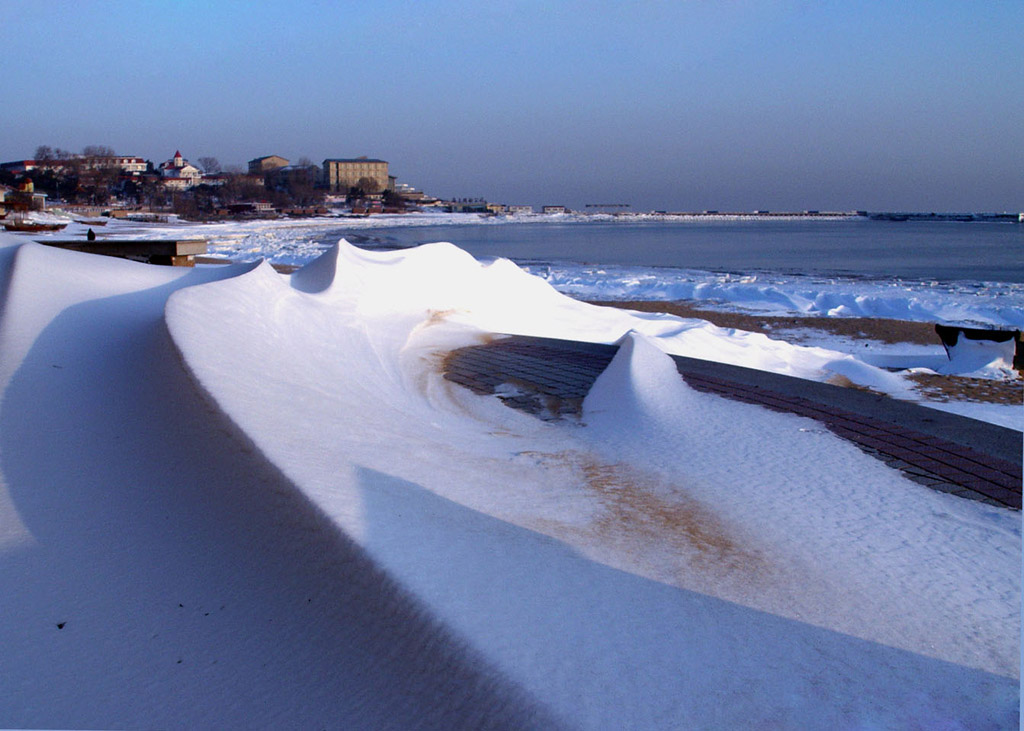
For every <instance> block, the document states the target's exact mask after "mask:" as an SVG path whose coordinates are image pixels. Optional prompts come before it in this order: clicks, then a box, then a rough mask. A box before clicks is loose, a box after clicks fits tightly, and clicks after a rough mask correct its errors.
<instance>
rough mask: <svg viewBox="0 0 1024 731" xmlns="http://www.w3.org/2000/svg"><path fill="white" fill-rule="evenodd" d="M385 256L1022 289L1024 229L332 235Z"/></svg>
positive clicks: (842, 226)
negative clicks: (452, 254)
mask: <svg viewBox="0 0 1024 731" xmlns="http://www.w3.org/2000/svg"><path fill="white" fill-rule="evenodd" d="M341 235H345V236H347V237H348V238H349V240H350V241H352V242H353V243H357V244H360V245H363V246H369V247H375V246H381V247H386V248H392V247H407V246H415V245H417V244H422V243H430V242H434V241H450V242H451V243H453V244H456V245H458V246H459V247H461V248H463V249H465V250H466V251H468V252H470V253H471V254H473V255H474V256H476V257H477V258H486V257H498V256H502V257H507V258H509V259H512V260H514V261H516V262H519V263H536V262H552V263H555V262H561V263H568V262H575V263H585V264H607V265H621V266H641V267H652V266H654V267H680V268H685V269H704V270H709V271H716V272H750V271H773V272H780V273H787V274H813V275H842V276H854V277H867V278H870V279H881V278H889V277H899V278H901V279H913V280H937V281H943V282H953V281H965V280H966V281H991V282H1017V283H1020V282H1024V225H1022V224H1018V223H986V222H964V223H961V222H919V221H902V222H895V221H871V220H865V219H852V220H840V221H779V220H770V221H714V222H706V223H696V222H672V221H650V222H646V221H645V222H629V223H623V222H619V221H615V222H585V223H577V222H572V223H547V222H545V223H520V224H517V223H510V224H481V225H459V226H426V227H419V226H410V227H401V228H399V227H396V228H381V229H371V230H366V229H363V230H360V231H332V232H331V234H330V235H327V236H324V241H325V242H328V241H330V242H333V241H336V240H337V239H338V238H339V237H340V236H341Z"/></svg>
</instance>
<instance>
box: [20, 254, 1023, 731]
mask: <svg viewBox="0 0 1024 731" xmlns="http://www.w3.org/2000/svg"><path fill="white" fill-rule="evenodd" d="M0 241H9V242H11V241H16V242H18V243H20V241H21V239H13V237H9V236H8V237H3V238H2V239H0ZM18 243H11V244H8V245H7V246H6V247H0V283H2V286H3V290H2V299H0V302H2V303H3V310H2V317H3V319H2V321H0V386H2V387H3V396H2V401H0V488H2V491H0V520H2V522H0V577H2V582H3V583H2V585H3V586H4V587H11V589H8V590H7V591H6V592H5V598H4V601H3V603H0V647H3V648H4V649H3V653H2V656H0V667H2V668H3V677H4V678H5V680H4V682H3V683H2V684H0V726H51V727H53V726H63V727H69V726H70V727H83V726H85V727H113V726H146V727H151V726H206V727H210V726H225V725H227V726H246V727H260V726H262V727H282V726H289V727H311V726H318V725H319V726H332V727H339V726H342V727H398V728H410V727H433V728H454V727H463V728H481V727H487V726H494V727H538V728H551V727H554V726H557V725H559V724H562V725H565V726H567V727H575V728H608V729H619V728H657V729H661V728H702V727H703V728H725V727H752V726H753V727H764V726H768V727H783V728H821V727H827V726H832V727H841V728H850V727H866V728H876V727H885V728H891V727H897V728H904V727H905V728H910V727H946V728H978V727H1003V726H1012V725H1014V724H1015V723H1016V719H1017V713H1018V711H1017V709H1018V705H1019V692H1018V687H1019V681H1018V677H1019V674H1018V660H1019V612H1020V574H1021V564H1020V550H1021V544H1020V514H1019V513H1014V512H1011V511H1009V510H1004V509H998V508H992V507H988V506H985V505H981V504H978V503H974V502H970V501H966V500H962V499H959V498H955V497H952V496H949V495H945V494H941V493H936V492H933V491H930V490H928V489H926V488H923V487H921V486H919V485H917V484H915V483H912V482H909V481H907V480H906V479H904V478H903V477H902V475H901V474H900V473H898V472H896V471H894V470H891V469H889V468H887V467H886V466H884V465H883V464H881V463H880V462H878V461H876V460H874V459H872V458H870V457H868V456H866V455H864V454H863V453H861V452H860V451H859V450H857V449H856V448H854V447H853V446H852V445H850V444H848V443H846V442H844V441H843V440H841V439H839V438H838V437H836V436H834V435H832V434H831V433H829V432H827V431H826V430H825V429H824V428H822V427H820V426H819V425H818V424H816V423H815V422H813V421H808V420H806V419H802V418H799V417H796V416H792V415H783V414H776V413H773V412H768V411H766V410H763V409H760V408H758V407H754V406H749V405H745V404H739V403H736V402H731V401H726V400H723V399H720V398H718V397H715V396H712V395H709V394H702V393H697V392H694V391H692V390H691V389H689V388H688V387H687V386H686V384H685V383H684V382H683V381H682V380H681V379H679V378H678V376H677V375H675V372H674V368H673V367H672V365H671V360H670V359H669V358H668V357H667V356H666V355H665V354H664V351H669V352H678V349H684V350H685V352H687V354H690V355H697V356H698V357H711V356H717V357H718V358H720V359H735V360H736V362H741V363H744V364H746V363H763V364H771V365H772V366H773V367H774V368H775V369H777V370H780V371H782V372H795V373H806V374H811V375H812V376H816V377H825V376H823V374H826V373H829V372H844V370H846V371H850V372H852V371H855V370H857V369H868V370H866V371H865V372H864V373H854V374H853V375H854V376H860V377H864V378H869V379H878V380H882V379H883V378H884V376H889V375H891V374H887V373H885V372H884V371H881V372H878V373H876V372H874V371H873V370H870V367H869V366H866V364H863V363H860V362H858V361H855V360H854V359H852V358H849V357H848V356H843V355H842V354H838V353H834V352H829V351H827V350H825V349H821V348H813V349H801V348H794V347H792V346H785V347H784V344H778V343H776V342H775V341H770V340H768V339H767V338H763V337H762V336H746V335H744V334H741V333H734V332H732V331H723V330H720V329H718V328H712V327H710V326H708V325H707V324H706V323H700V321H685V320H679V319H677V318H664V317H652V316H645V315H639V314H632V313H627V312H622V311H616V310H611V309H606V308H596V307H591V306H588V305H585V304H581V303H579V302H576V301H573V300H570V299H568V298H567V297H565V296H563V295H560V294H558V293H557V292H555V291H554V290H553V289H551V288H550V286H549V285H547V284H546V283H544V282H543V281H540V280H538V279H536V278H534V277H531V276H528V275H526V274H525V273H523V272H522V271H521V270H519V269H518V268H516V267H515V266H514V265H512V264H511V263H509V262H504V261H498V262H495V263H493V264H490V265H482V264H480V263H478V262H476V261H475V260H474V259H473V258H472V257H470V256H469V255H467V254H465V253H464V252H462V251H460V250H458V249H456V248H455V247H453V246H450V245H431V246H424V247H420V248H418V249H415V250H409V251H404V252H392V253H385V254H381V253H370V252H366V251H362V250H359V249H356V248H354V247H352V246H349V245H348V244H346V243H344V242H342V243H341V244H339V245H338V246H337V247H335V248H334V249H332V250H331V251H329V252H328V253H326V254H325V255H324V256H323V257H321V258H320V259H318V260H317V261H315V262H313V263H312V264H310V265H309V266H307V267H306V268H304V269H302V270H300V271H299V272H297V273H296V274H294V275H292V276H291V277H285V276H282V275H279V274H277V273H276V272H274V271H273V270H272V269H271V268H270V267H269V266H268V265H267V264H260V265H238V266H234V267H228V268H216V269H197V270H194V271H191V272H187V273H181V272H178V271H174V270H168V269H161V268H157V267H148V266H146V265H141V264H134V263H131V262H121V261H117V260H111V259H104V258H99V257H91V256H88V255H82V254H75V253H71V252H64V251H58V250H50V249H45V248H43V247H39V246H36V245H34V244H25V245H20V246H19V245H18ZM499 332H507V333H523V334H530V335H544V336H553V337H565V338H576V339H584V340H593V341H602V342H621V343H622V346H621V347H620V349H619V352H618V354H617V356H616V357H615V359H614V360H613V362H612V364H611V365H610V366H609V368H608V369H607V371H606V372H605V373H604V374H602V376H601V377H600V378H599V379H598V381H597V383H596V384H595V386H594V388H593V389H592V391H591V393H590V394H589V396H588V397H587V399H586V400H585V402H584V411H583V416H582V418H581V419H580V420H579V421H578V422H577V421H559V422H543V421H540V420H537V419H534V418H533V417H530V416H527V415H525V414H521V413H519V412H516V411H513V410H511V409H508V408H507V407H505V406H504V405H503V404H502V403H501V402H500V401H499V400H498V399H496V398H494V397H481V396H476V395H473V394H472V393H470V392H468V391H466V390H465V389H462V388H460V387H457V386H455V385H454V384H452V383H450V382H448V381H446V380H445V379H444V378H443V376H442V373H441V362H442V360H443V357H444V354H445V353H446V352H448V351H449V350H451V349H452V348H455V347H459V346H461V345H468V344H475V343H479V342H482V341H485V340H486V339H488V338H489V337H493V336H494V335H493V333H499ZM875 370H877V369H875ZM851 377H852V376H851ZM58 623H65V624H64V625H63V628H62V629H58ZM179 661H180V662H179Z"/></svg>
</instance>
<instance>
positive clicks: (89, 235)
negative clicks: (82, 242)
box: [85, 228, 96, 241]
mask: <svg viewBox="0 0 1024 731" xmlns="http://www.w3.org/2000/svg"><path fill="white" fill-rule="evenodd" d="M85 238H87V239H89V241H95V240H96V232H95V231H93V230H92V229H91V228H90V229H89V233H87V234H86V235H85Z"/></svg>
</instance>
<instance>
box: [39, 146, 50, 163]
mask: <svg viewBox="0 0 1024 731" xmlns="http://www.w3.org/2000/svg"><path fill="white" fill-rule="evenodd" d="M35 159H36V160H52V159H53V148H52V147H50V146H49V145H39V147H37V148H36V156H35Z"/></svg>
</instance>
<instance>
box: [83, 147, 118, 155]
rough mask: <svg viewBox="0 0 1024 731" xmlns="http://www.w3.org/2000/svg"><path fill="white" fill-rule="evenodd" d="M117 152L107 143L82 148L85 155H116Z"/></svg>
mask: <svg viewBox="0 0 1024 731" xmlns="http://www.w3.org/2000/svg"><path fill="white" fill-rule="evenodd" d="M116 154H117V153H116V152H114V148H113V147H107V146H106V145H86V146H85V147H83V148H82V155H83V156H84V157H114V156H115V155H116Z"/></svg>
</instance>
